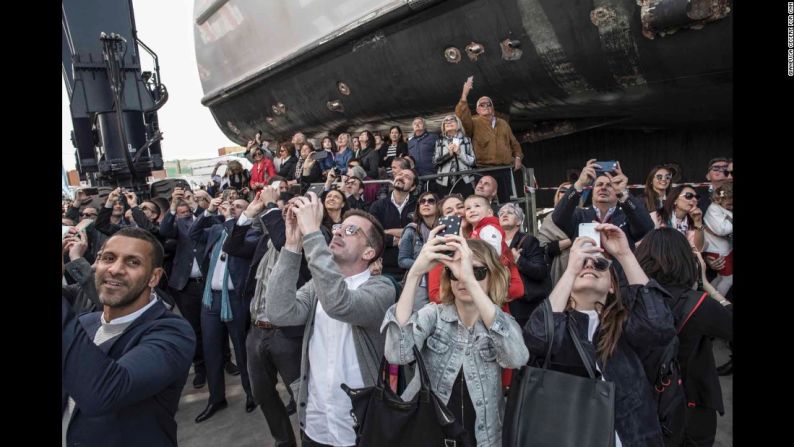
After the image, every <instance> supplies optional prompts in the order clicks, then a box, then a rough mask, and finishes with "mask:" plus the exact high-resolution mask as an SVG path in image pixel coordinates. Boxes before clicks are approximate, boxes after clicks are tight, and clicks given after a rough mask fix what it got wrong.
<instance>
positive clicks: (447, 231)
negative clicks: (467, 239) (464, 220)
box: [436, 215, 460, 237]
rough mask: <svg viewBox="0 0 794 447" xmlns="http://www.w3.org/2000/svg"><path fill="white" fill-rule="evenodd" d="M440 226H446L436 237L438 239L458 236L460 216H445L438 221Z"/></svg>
mask: <svg viewBox="0 0 794 447" xmlns="http://www.w3.org/2000/svg"><path fill="white" fill-rule="evenodd" d="M438 224H439V225H445V227H444V229H443V230H441V232H440V233H438V234H437V235H436V237H444V236H449V235H455V236H457V235H458V233H459V232H460V216H458V215H453V216H443V217H441V218H439V219H438Z"/></svg>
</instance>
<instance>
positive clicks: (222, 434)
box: [176, 341, 733, 447]
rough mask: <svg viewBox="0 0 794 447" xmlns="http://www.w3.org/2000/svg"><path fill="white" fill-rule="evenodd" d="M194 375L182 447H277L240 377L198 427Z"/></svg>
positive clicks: (724, 421)
mask: <svg viewBox="0 0 794 447" xmlns="http://www.w3.org/2000/svg"><path fill="white" fill-rule="evenodd" d="M714 345H715V346H714V358H715V360H716V363H717V365H721V364H723V363H724V362H725V361H727V360H728V350H727V348H726V346H725V343H723V342H721V341H715V343H714ZM720 383H721V385H722V395H723V400H724V402H725V416H723V417H718V418H717V439H716V442H715V443H714V447H732V446H733V376H727V377H720ZM192 384H193V374H192V373H191V374H190V376H189V377H188V381H187V384H186V385H185V389H184V391H183V392H182V399H181V400H180V403H179V411H178V412H177V414H176V420H177V424H178V427H179V429H178V440H179V445H180V446H181V447H210V446H211V447H215V446H230V447H272V446H275V443H274V442H273V438H272V437H271V436H270V430H269V429H268V427H267V423H265V417H264V416H263V415H262V412H261V411H260V409H259V408H258V407H257V409H256V410H254V411H253V412H251V413H246V412H245V393H244V392H243V388H242V385H241V384H240V376H231V375H228V374H227V375H226V400H227V401H228V402H229V406H228V407H227V408H226V409H224V410H221V411H219V412H217V413H215V415H214V416H213V417H212V418H210V419H209V420H206V421H204V422H202V423H201V424H196V423H195V421H194V419H195V418H196V416H197V415H198V414H199V413H201V412H202V411H203V410H204V408H205V407H206V406H207V399H208V398H209V392H208V391H207V387H206V386H204V387H203V388H201V389H198V390H196V389H194V388H193V385H192ZM278 390H279V393H280V394H281V398H282V399H283V401H284V402H288V401H289V395H288V394H287V390H286V388H284V385H283V384H281V383H279V385H278ZM297 417H298V416H297V414H295V415H293V416H292V417H291V420H292V427H293V429H294V430H295V437H296V439H300V438H299V431H298V420H297Z"/></svg>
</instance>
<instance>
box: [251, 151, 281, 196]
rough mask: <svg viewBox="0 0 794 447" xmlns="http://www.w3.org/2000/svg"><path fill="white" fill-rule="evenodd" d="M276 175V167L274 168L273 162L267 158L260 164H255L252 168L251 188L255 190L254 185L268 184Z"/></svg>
mask: <svg viewBox="0 0 794 447" xmlns="http://www.w3.org/2000/svg"><path fill="white" fill-rule="evenodd" d="M274 175H276V167H275V166H273V160H271V159H269V158H267V157H265V158H263V159H262V160H260V161H259V163H254V165H253V166H251V182H250V185H251V188H252V189H253V187H254V183H267V181H268V180H269V179H270V177H273V176H274Z"/></svg>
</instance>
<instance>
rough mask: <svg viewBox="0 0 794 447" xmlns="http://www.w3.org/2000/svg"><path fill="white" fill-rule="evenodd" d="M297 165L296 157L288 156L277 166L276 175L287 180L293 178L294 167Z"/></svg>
mask: <svg viewBox="0 0 794 447" xmlns="http://www.w3.org/2000/svg"><path fill="white" fill-rule="evenodd" d="M297 165H298V157H296V156H294V155H293V156H291V157H290V158H288V159H286V160H284V161H283V162H281V166H280V167H279V168H278V175H280V176H281V177H284V178H285V179H287V180H295V167H296V166H297Z"/></svg>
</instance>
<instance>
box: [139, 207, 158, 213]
mask: <svg viewBox="0 0 794 447" xmlns="http://www.w3.org/2000/svg"><path fill="white" fill-rule="evenodd" d="M141 211H149V212H152V213H154V212H155V211H154V210H153V209H151V208H149V207H148V206H142V207H141Z"/></svg>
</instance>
